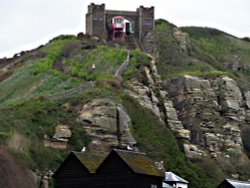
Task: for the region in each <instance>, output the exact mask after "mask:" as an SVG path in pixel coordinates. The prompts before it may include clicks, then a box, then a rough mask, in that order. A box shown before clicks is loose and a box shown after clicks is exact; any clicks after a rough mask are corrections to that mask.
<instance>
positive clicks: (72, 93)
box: [49, 81, 96, 98]
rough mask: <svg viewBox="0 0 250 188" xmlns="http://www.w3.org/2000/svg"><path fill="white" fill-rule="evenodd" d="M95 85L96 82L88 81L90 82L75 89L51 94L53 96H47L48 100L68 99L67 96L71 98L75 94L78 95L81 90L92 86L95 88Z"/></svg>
mask: <svg viewBox="0 0 250 188" xmlns="http://www.w3.org/2000/svg"><path fill="white" fill-rule="evenodd" d="M95 84H96V82H94V81H90V82H88V83H86V84H83V85H80V86H78V87H76V88H73V89H70V90H67V91H63V92H60V93H56V94H53V95H51V96H49V98H59V97H69V96H72V95H74V94H76V93H79V92H80V91H83V90H86V89H88V88H90V87H93V86H95Z"/></svg>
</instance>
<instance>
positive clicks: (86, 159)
mask: <svg viewBox="0 0 250 188" xmlns="http://www.w3.org/2000/svg"><path fill="white" fill-rule="evenodd" d="M72 154H74V155H75V156H76V158H77V159H78V160H79V161H80V162H81V163H82V164H83V165H84V166H85V167H86V168H87V169H88V171H89V172H90V173H95V172H96V169H97V168H98V167H99V166H100V164H101V163H102V162H103V160H104V158H105V156H103V155H91V154H88V153H84V152H75V151H73V152H72Z"/></svg>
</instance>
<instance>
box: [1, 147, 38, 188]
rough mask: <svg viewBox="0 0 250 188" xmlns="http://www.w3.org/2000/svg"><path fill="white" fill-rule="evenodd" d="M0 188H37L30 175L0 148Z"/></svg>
mask: <svg viewBox="0 0 250 188" xmlns="http://www.w3.org/2000/svg"><path fill="white" fill-rule="evenodd" d="M0 187H6V188H17V187H18V188H37V186H36V184H35V181H34V177H33V175H32V173H31V172H30V171H29V170H28V169H26V168H24V167H23V166H22V165H21V164H19V163H18V162H17V161H15V160H14V158H13V157H12V156H11V155H10V154H9V153H8V152H6V151H5V150H4V149H1V148H0Z"/></svg>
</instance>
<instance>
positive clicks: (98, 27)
mask: <svg viewBox="0 0 250 188" xmlns="http://www.w3.org/2000/svg"><path fill="white" fill-rule="evenodd" d="M154 28H155V21H154V7H150V8H146V7H143V6H140V7H139V8H137V10H136V11H121V10H106V9H105V4H101V5H96V4H94V3H91V4H90V5H89V6H88V12H87V14H86V34H87V35H90V36H97V37H99V38H102V39H110V40H115V39H116V38H120V39H123V35H130V34H132V35H133V36H134V37H135V38H138V39H139V40H140V41H142V40H143V37H144V36H145V35H146V34H147V33H148V32H152V31H153V30H154Z"/></svg>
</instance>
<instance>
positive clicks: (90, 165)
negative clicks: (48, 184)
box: [53, 150, 164, 188]
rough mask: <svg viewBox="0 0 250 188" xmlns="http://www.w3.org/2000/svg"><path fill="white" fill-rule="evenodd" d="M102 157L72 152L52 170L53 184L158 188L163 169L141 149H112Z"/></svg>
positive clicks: (57, 186)
mask: <svg viewBox="0 0 250 188" xmlns="http://www.w3.org/2000/svg"><path fill="white" fill-rule="evenodd" d="M102 159H103V158H102V157H99V156H98V157H96V156H91V155H88V154H85V153H76V152H72V153H71V154H70V155H69V156H68V157H67V158H66V160H65V161H64V162H63V164H62V165H61V166H60V167H59V169H58V170H57V171H56V172H55V174H54V176H53V178H54V185H55V188H64V187H67V188H76V187H83V188H162V180H163V175H164V173H163V172H164V171H163V169H161V170H159V169H158V168H157V166H156V165H155V163H154V162H153V161H152V160H151V159H150V158H149V157H148V156H147V155H146V154H144V153H140V152H131V151H125V150H112V151H111V152H110V153H109V155H108V156H107V157H106V158H105V159H104V160H102Z"/></svg>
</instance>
